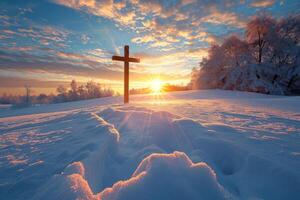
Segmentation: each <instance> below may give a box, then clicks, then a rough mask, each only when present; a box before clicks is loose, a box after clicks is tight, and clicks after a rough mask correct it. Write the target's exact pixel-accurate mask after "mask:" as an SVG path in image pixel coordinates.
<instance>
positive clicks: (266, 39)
mask: <svg viewBox="0 0 300 200" xmlns="http://www.w3.org/2000/svg"><path fill="white" fill-rule="evenodd" d="M275 27H276V21H275V20H274V19H273V18H272V17H270V16H268V15H262V16H256V17H254V18H253V19H252V20H250V21H249V22H248V24H247V28H246V40H247V42H248V43H249V44H250V45H251V46H252V47H253V49H254V51H253V53H254V56H255V57H256V58H257V62H258V63H261V62H262V60H263V56H264V54H265V51H266V50H267V49H268V45H269V44H270V43H271V40H272V36H273V34H274V32H275Z"/></svg>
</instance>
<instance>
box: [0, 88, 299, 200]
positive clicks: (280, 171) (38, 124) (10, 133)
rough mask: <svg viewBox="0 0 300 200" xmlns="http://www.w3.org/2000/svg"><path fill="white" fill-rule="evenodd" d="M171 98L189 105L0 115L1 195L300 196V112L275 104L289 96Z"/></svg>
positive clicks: (209, 94)
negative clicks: (1, 116) (259, 107)
mask: <svg viewBox="0 0 300 200" xmlns="http://www.w3.org/2000/svg"><path fill="white" fill-rule="evenodd" d="M201 94H202V95H201ZM172 95H174V96H176V95H177V96H179V97H180V98H181V99H184V98H186V99H188V101H182V100H179V99H180V98H179V97H177V98H176V101H174V102H171V103H169V104H167V105H165V104H161V105H159V104H153V103H149V104H145V103H146V101H145V99H147V98H149V97H148V96H142V97H140V98H141V99H143V101H142V103H140V102H136V103H133V104H130V105H126V106H123V105H111V106H109V107H108V108H107V105H105V106H101V105H98V106H92V107H86V108H84V107H82V108H81V109H80V110H77V109H75V110H74V109H73V108H71V109H70V110H68V111H63V112H54V113H43V114H33V115H30V116H19V117H8V118H0V124H1V127H0V131H1V134H0V139H1V140H0V141H1V148H0V154H1V155H2V157H0V161H1V165H0V181H1V185H0V195H1V197H4V198H5V199H49V200H50V199H235V198H236V199H251V198H252V199H299V198H300V196H299V192H298V191H299V190H300V174H299V171H298V170H297V169H298V166H299V164H300V157H299V155H300V154H299V152H300V147H299V143H298V141H299V131H300V123H299V120H300V118H299V111H296V110H297V109H293V110H290V111H289V113H288V112H282V111H280V110H278V109H280V108H281V107H280V106H278V107H277V106H276V105H277V104H278V105H282V104H287V102H289V105H295V104H293V103H292V102H294V101H295V102H297V97H293V98H292V97H288V98H282V97H280V98H279V97H273V96H265V95H261V94H253V93H251V94H250V93H235V92H229V91H222V92H221V91H218V92H217V94H215V91H210V92H209V91H206V92H204V91H199V92H185V93H177V94H172ZM203 95H204V96H205V97H206V99H205V98H204V97H203ZM214 95H215V96H216V95H219V96H218V99H219V100H218V101H216V100H214V99H215V96H214ZM222 95H223V97H224V98H225V99H223V100H222V99H220V98H222V97H221V96H222ZM237 97H238V98H237ZM208 98H209V99H208ZM230 98H231V99H230ZM248 98H251V101H249V100H247V99H248ZM172 99H173V98H172ZM230 102H231V103H230ZM249 102H250V103H251V104H250V105H254V106H249ZM269 102H277V104H275V105H273V107H274V108H276V109H274V108H273V107H270V110H267V109H265V110H262V109H258V106H257V105H260V106H261V105H264V104H265V105H266V106H265V107H267V105H268V106H269ZM83 103H84V102H83ZM106 103H107V102H106ZM239 103H240V104H239ZM141 104H143V105H147V106H141ZM41 108H42V107H41ZM59 109H60V107H59ZM292 111H294V112H292ZM22 112H23V111H22ZM28 112H29V111H28ZM33 112H35V110H34V109H33ZM191 118H192V119H191ZM16 174H17V176H16Z"/></svg>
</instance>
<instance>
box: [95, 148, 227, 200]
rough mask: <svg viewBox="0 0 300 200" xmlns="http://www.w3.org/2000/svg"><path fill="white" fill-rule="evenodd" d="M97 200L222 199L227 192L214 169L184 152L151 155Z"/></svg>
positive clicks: (102, 193)
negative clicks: (191, 158) (132, 172)
mask: <svg viewBox="0 0 300 200" xmlns="http://www.w3.org/2000/svg"><path fill="white" fill-rule="evenodd" d="M99 196H100V199H103V200H113V199H114V200H116V199H119V200H121V199H124V200H125V199H145V200H146V199H149V200H150V199H191V200H192V199H225V198H226V197H227V194H226V192H225V190H224V189H223V187H222V186H221V185H220V184H219V183H218V181H217V178H216V174H215V173H214V171H213V170H212V169H211V168H210V167H209V166H208V165H207V164H206V163H203V162H200V163H196V164H194V163H193V162H192V161H191V160H190V159H189V158H188V157H187V155H186V154H185V153H182V152H174V153H172V154H151V155H150V156H148V157H146V158H145V159H144V160H143V161H142V162H141V163H140V165H139V166H138V168H137V169H136V171H135V172H134V174H133V175H132V177H131V178H130V179H129V180H125V181H119V182H117V183H116V184H114V185H113V186H112V187H111V188H107V189H105V190H104V191H103V192H101V193H100V194H99Z"/></svg>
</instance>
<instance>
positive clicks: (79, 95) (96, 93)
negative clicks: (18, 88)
mask: <svg viewBox="0 0 300 200" xmlns="http://www.w3.org/2000/svg"><path fill="white" fill-rule="evenodd" d="M31 91H32V90H31V88H30V87H29V86H25V95H6V94H3V95H2V96H1V97H0V104H12V105H14V106H15V107H25V106H30V105H33V104H50V103H63V102H70V101H79V100H86V99H94V98H101V97H111V96H114V95H115V92H114V90H112V89H111V88H107V87H104V86H102V85H101V84H99V83H96V82H93V81H89V82H87V83H85V84H81V85H79V84H78V83H77V81H76V80H72V81H71V83H70V87H69V88H67V87H65V86H63V85H60V86H58V87H57V89H56V92H57V94H56V95H54V94H48V95H47V94H39V95H31Z"/></svg>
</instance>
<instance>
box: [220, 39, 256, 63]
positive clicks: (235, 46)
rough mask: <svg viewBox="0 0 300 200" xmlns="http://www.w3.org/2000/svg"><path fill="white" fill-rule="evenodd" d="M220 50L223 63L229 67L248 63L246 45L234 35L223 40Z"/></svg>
mask: <svg viewBox="0 0 300 200" xmlns="http://www.w3.org/2000/svg"><path fill="white" fill-rule="evenodd" d="M222 48H223V50H224V53H225V59H224V60H225V63H226V65H229V66H230V67H234V66H240V64H241V63H242V62H250V59H251V58H250V57H249V48H248V44H247V43H246V42H245V41H243V40H241V39H240V38H239V37H238V36H236V35H231V36H229V37H228V38H226V39H225V40H224V43H223V44H222Z"/></svg>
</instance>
